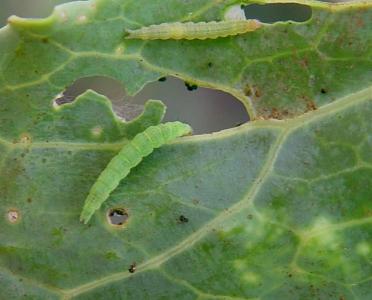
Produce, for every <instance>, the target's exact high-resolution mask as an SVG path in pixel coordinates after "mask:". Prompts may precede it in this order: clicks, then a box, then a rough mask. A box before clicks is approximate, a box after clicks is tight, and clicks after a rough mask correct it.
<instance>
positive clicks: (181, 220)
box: [178, 215, 189, 223]
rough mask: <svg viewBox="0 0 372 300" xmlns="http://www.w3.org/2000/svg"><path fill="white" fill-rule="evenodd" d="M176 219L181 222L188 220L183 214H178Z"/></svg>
mask: <svg viewBox="0 0 372 300" xmlns="http://www.w3.org/2000/svg"><path fill="white" fill-rule="evenodd" d="M178 220H179V221H180V222H181V223H187V222H188V221H189V219H188V218H186V217H185V216H184V215H180V217H179V218H178Z"/></svg>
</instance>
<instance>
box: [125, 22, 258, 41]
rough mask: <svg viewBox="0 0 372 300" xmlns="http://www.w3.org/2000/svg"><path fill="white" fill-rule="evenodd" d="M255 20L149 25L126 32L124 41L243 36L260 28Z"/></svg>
mask: <svg viewBox="0 0 372 300" xmlns="http://www.w3.org/2000/svg"><path fill="white" fill-rule="evenodd" d="M261 26H262V24H261V23H260V22H259V21H257V20H227V21H220V22H216V21H212V22H199V23H193V22H187V23H181V22H175V23H162V24H158V25H150V26H147V27H142V28H139V29H135V30H127V33H128V35H127V36H126V37H125V38H126V39H141V40H168V39H174V40H180V39H186V40H194V39H199V40H204V39H216V38H220V37H227V36H231V35H238V34H243V33H246V32H249V31H254V30H256V29H258V28H260V27H261Z"/></svg>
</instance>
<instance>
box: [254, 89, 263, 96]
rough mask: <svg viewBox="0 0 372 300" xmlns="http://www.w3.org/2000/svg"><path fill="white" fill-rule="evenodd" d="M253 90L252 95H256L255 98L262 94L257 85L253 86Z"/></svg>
mask: <svg viewBox="0 0 372 300" xmlns="http://www.w3.org/2000/svg"><path fill="white" fill-rule="evenodd" d="M254 90H255V91H254V95H255V96H256V98H260V97H261V96H262V93H261V91H260V90H259V88H258V87H255V89H254Z"/></svg>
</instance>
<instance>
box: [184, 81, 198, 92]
mask: <svg viewBox="0 0 372 300" xmlns="http://www.w3.org/2000/svg"><path fill="white" fill-rule="evenodd" d="M185 86H186V88H187V90H189V91H194V90H196V89H197V88H198V86H197V85H196V84H193V83H189V82H185Z"/></svg>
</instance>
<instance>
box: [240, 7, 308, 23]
mask: <svg viewBox="0 0 372 300" xmlns="http://www.w3.org/2000/svg"><path fill="white" fill-rule="evenodd" d="M243 9H244V12H245V17H246V18H247V19H257V20H259V21H261V22H263V23H275V22H279V21H293V22H305V21H308V20H309V19H310V18H311V15H312V10H311V7H310V6H307V5H302V4H297V3H272V4H265V5H260V4H251V5H247V6H243Z"/></svg>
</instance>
